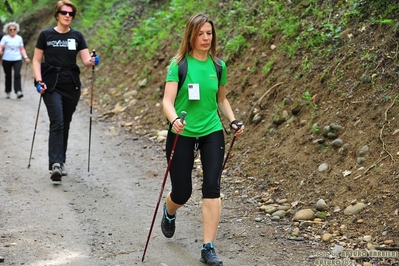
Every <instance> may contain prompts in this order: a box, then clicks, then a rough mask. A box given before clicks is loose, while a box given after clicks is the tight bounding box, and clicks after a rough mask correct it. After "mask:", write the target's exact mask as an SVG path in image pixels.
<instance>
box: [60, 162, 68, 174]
mask: <svg viewBox="0 0 399 266" xmlns="http://www.w3.org/2000/svg"><path fill="white" fill-rule="evenodd" d="M61 175H62V176H67V175H68V172H67V170H66V168H65V163H63V164H62V165H61Z"/></svg>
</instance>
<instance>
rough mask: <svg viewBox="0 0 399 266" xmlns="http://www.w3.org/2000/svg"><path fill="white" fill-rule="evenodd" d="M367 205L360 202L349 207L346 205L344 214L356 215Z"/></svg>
mask: <svg viewBox="0 0 399 266" xmlns="http://www.w3.org/2000/svg"><path fill="white" fill-rule="evenodd" d="M366 206H367V205H366V204H364V203H362V202H359V203H356V204H355V205H350V206H348V207H346V209H345V210H344V214H345V215H354V214H356V213H359V212H361V211H362V210H363V209H364V208H365V207H366Z"/></svg>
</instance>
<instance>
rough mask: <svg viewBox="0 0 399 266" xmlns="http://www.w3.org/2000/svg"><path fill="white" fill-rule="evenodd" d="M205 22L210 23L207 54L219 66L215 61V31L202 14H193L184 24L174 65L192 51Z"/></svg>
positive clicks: (209, 21) (207, 18)
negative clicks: (210, 33)
mask: <svg viewBox="0 0 399 266" xmlns="http://www.w3.org/2000/svg"><path fill="white" fill-rule="evenodd" d="M206 22H208V23H210V24H211V26H212V42H211V48H210V49H209V54H210V55H211V57H212V59H213V61H215V62H216V63H217V64H219V63H218V62H217V60H216V44H217V38H216V30H215V27H214V25H213V22H212V20H210V19H209V17H208V16H206V15H204V14H195V15H193V16H191V17H190V18H189V19H188V21H187V24H186V29H185V31H184V37H183V40H182V42H181V44H180V48H179V50H178V51H177V53H176V55H175V56H174V58H173V59H176V63H179V62H180V61H181V60H182V59H183V58H184V57H185V56H186V55H187V54H189V53H190V52H191V51H192V50H193V47H194V43H195V40H196V38H197V36H198V32H199V31H200V30H201V27H202V26H203V25H204V24H205V23H206Z"/></svg>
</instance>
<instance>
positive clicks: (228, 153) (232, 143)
mask: <svg viewBox="0 0 399 266" xmlns="http://www.w3.org/2000/svg"><path fill="white" fill-rule="evenodd" d="M237 126H238V128H237V130H239V129H240V128H241V126H242V123H238V124H237ZM237 130H236V131H237ZM236 138H237V137H236V136H235V135H234V137H233V139H232V141H231V144H230V148H229V151H228V152H227V155H226V158H224V162H223V166H222V171H223V170H224V167H225V166H226V163H227V159H228V158H229V156H230V152H231V148H233V145H234V142H235V141H236Z"/></svg>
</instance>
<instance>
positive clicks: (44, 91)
mask: <svg viewBox="0 0 399 266" xmlns="http://www.w3.org/2000/svg"><path fill="white" fill-rule="evenodd" d="M76 12H77V8H76V6H75V5H74V4H73V3H72V2H71V1H69V0H61V1H58V2H57V3H56V6H55V12H54V17H55V19H56V20H57V22H58V23H57V26H56V27H54V28H49V29H45V30H43V31H42V32H41V33H40V35H39V38H38V40H37V43H36V48H35V52H34V56H33V60H32V65H33V74H34V76H35V80H36V85H37V90H38V92H39V93H40V94H41V95H42V97H43V100H44V103H45V104H46V107H47V113H48V116H49V119H50V135H49V150H48V156H49V166H48V167H49V170H50V174H51V177H50V178H51V180H53V182H60V181H61V177H62V175H66V171H65V168H64V167H65V165H64V164H65V158H66V151H67V144H68V135H69V126H70V123H71V120H72V115H73V113H74V112H75V110H76V106H77V104H78V102H79V98H80V87H81V83H80V76H79V74H80V71H79V67H78V65H77V64H76V56H77V55H78V54H79V56H80V58H81V60H82V62H83V64H84V65H85V66H86V67H92V66H94V65H95V64H97V63H98V57H95V58H93V59H95V60H92V57H93V56H94V55H93V54H92V55H91V54H90V52H89V49H88V47H87V44H86V41H85V39H84V37H83V35H82V33H80V32H79V31H77V30H74V29H72V28H70V24H71V22H72V20H73V18H74V17H75V16H76ZM43 57H44V60H43Z"/></svg>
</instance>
